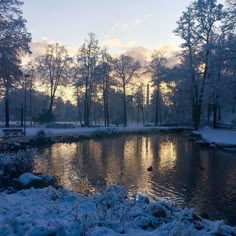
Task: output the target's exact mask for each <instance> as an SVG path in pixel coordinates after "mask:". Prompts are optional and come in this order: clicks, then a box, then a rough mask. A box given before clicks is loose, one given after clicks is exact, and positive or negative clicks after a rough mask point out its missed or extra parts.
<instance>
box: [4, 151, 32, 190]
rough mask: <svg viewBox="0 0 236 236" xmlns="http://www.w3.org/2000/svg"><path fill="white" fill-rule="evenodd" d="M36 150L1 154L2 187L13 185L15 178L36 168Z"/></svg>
mask: <svg viewBox="0 0 236 236" xmlns="http://www.w3.org/2000/svg"><path fill="white" fill-rule="evenodd" d="M33 154H34V150H27V151H19V152H17V153H12V154H0V186H8V185H11V184H12V182H13V179H14V178H17V177H18V176H20V175H21V174H23V173H25V172H32V171H33V170H34V168H35V161H34V159H33Z"/></svg>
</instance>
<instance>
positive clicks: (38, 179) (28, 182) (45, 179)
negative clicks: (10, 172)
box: [17, 173, 57, 189]
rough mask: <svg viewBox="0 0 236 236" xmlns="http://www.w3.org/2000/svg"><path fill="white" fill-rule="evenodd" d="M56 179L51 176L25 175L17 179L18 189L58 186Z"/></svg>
mask: <svg viewBox="0 0 236 236" xmlns="http://www.w3.org/2000/svg"><path fill="white" fill-rule="evenodd" d="M56 182H57V181H56V178H55V177H54V176H49V175H39V176H37V175H33V174H32V173H24V174H22V175H21V176H20V177H19V178H18V179H17V183H18V184H17V187H18V188H20V189H21V188H31V187H34V188H45V187H48V186H50V185H51V186H54V185H55V184H56Z"/></svg>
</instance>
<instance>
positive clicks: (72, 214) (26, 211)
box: [0, 186, 236, 236]
mask: <svg viewBox="0 0 236 236" xmlns="http://www.w3.org/2000/svg"><path fill="white" fill-rule="evenodd" d="M0 199H1V201H0V232H1V235H5V236H8V235H19V236H20V235H28V236H30V235H32V236H33V235H39V236H40V235H68V236H73V235H97V236H98V235H121V234H123V235H225V236H226V235H236V228H235V227H230V226H227V225H225V224H224V222H223V221H209V220H206V219H203V218H201V217H200V216H198V215H196V214H195V213H194V212H193V211H192V210H190V209H183V210H180V209H177V208H174V207H173V206H171V205H169V204H167V203H166V202H161V201H157V202H149V200H148V199H147V198H145V197H141V196H140V197H138V198H134V199H129V198H127V194H126V191H125V190H124V189H123V188H121V187H114V186H113V187H110V188H108V189H107V190H106V191H105V192H103V193H102V194H100V195H96V196H91V197H85V196H82V195H79V194H78V193H75V192H71V191H69V190H65V189H58V190H56V189H55V188H53V187H48V188H44V189H33V188H32V189H28V190H22V191H20V192H17V193H14V194H7V193H6V192H1V193H0Z"/></svg>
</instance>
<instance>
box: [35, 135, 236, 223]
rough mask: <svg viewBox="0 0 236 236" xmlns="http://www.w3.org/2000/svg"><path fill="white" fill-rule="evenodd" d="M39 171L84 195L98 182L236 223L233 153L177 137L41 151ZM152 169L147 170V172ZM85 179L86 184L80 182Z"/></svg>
mask: <svg viewBox="0 0 236 236" xmlns="http://www.w3.org/2000/svg"><path fill="white" fill-rule="evenodd" d="M36 160H37V163H38V169H37V171H38V172H42V173H47V174H52V175H56V176H58V177H59V178H60V184H62V185H63V186H65V187H67V188H70V189H74V190H77V191H87V190H89V189H92V187H93V186H96V184H97V182H98V181H99V182H102V183H103V182H105V183H107V184H118V185H122V186H125V187H127V189H128V190H129V192H130V193H134V192H138V193H142V194H146V195H148V196H149V197H150V198H151V199H160V198H161V199H165V200H167V201H171V202H173V203H174V204H176V205H178V206H181V207H194V208H195V209H196V211H197V212H198V213H207V214H208V215H209V217H210V218H211V219H220V218H223V219H226V221H227V222H228V223H230V224H232V225H236V154H233V153H226V152H223V151H215V150H210V149H202V148H200V147H199V146H198V145H197V144H194V143H192V142H189V141H188V140H187V138H186V137H185V136H184V135H180V134H150V135H128V136H127V135H123V136H118V137H109V138H103V139H94V140H85V141H80V142H77V143H72V144H54V145H52V146H50V147H45V148H40V149H39V150H38V154H37V156H36ZM150 166H152V167H153V170H152V171H151V172H148V171H147V168H148V167H150ZM85 179H86V181H84V180H85Z"/></svg>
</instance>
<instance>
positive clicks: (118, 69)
mask: <svg viewBox="0 0 236 236" xmlns="http://www.w3.org/2000/svg"><path fill="white" fill-rule="evenodd" d="M113 66H114V71H115V77H116V79H117V81H118V83H119V85H120V86H121V88H122V92H123V124H124V126H125V127H126V126H127V108H126V104H127V100H126V93H127V86H128V85H129V84H130V82H131V81H132V79H133V78H134V77H135V76H137V72H138V71H139V69H140V68H141V65H140V62H139V61H135V60H134V58H132V57H130V56H125V55H121V56H120V57H119V58H118V59H116V60H114V61H113Z"/></svg>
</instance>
